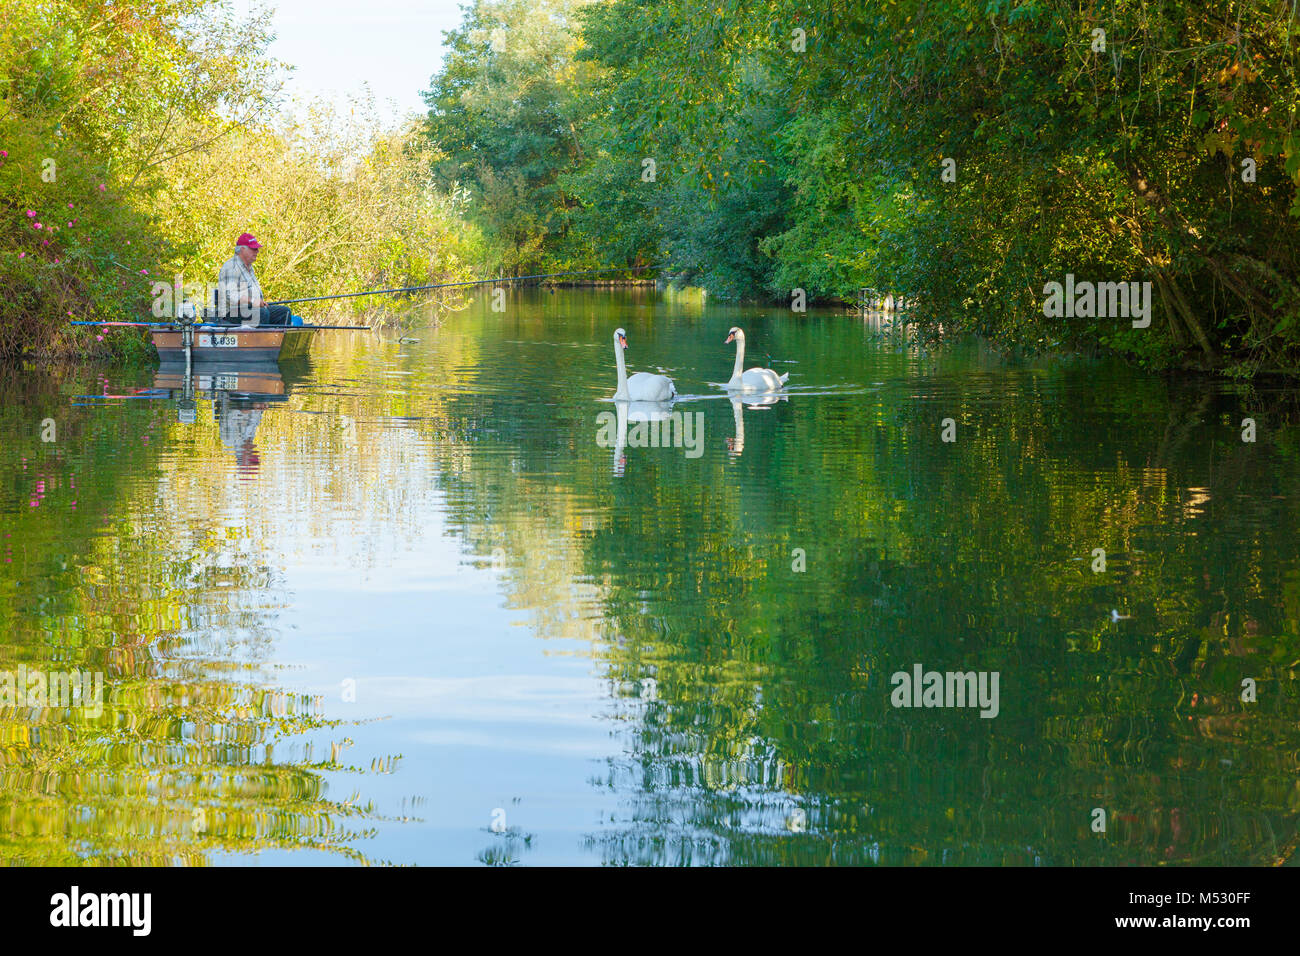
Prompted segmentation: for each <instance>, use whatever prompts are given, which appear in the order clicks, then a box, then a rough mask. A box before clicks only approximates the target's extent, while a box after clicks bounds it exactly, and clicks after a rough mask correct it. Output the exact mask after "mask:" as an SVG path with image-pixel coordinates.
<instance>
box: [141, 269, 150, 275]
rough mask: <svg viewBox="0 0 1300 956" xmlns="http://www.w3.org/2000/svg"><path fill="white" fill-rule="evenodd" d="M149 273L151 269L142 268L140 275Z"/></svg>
mask: <svg viewBox="0 0 1300 956" xmlns="http://www.w3.org/2000/svg"><path fill="white" fill-rule="evenodd" d="M148 274H149V270H148V269H141V270H140V275H142V276H147V275H148Z"/></svg>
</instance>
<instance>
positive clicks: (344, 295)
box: [268, 266, 656, 305]
mask: <svg viewBox="0 0 1300 956" xmlns="http://www.w3.org/2000/svg"><path fill="white" fill-rule="evenodd" d="M654 268H656V267H655V266H635V267H633V268H631V269H629V268H626V267H623V266H615V267H611V268H609V269H580V270H578V271H576V272H541V273H538V274H537V275H531V276H499V277H498V278H495V279H471V280H469V281H468V282H439V283H438V284H436V285H412V286H406V287H405V288H402V289H374V290H373V291H370V292H341V293H339V294H338V295H316V296H311V297H310V298H306V299H280V300H278V301H276V302H271V303H268V304H269V305H291V304H293V303H295V302H320V301H322V300H323V299H352V298H356V297H357V296H359V295H388V294H391V293H396V292H423V291H425V290H426V289H452V288H456V287H457V286H467V285H486V284H488V283H489V282H522V281H523V280H524V279H555V278H558V277H559V276H581V275H590V274H591V273H593V272H642V271H644V270H646V269H654Z"/></svg>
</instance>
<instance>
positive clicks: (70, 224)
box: [68, 203, 72, 229]
mask: <svg viewBox="0 0 1300 956" xmlns="http://www.w3.org/2000/svg"><path fill="white" fill-rule="evenodd" d="M69 205H71V203H69ZM68 228H69V229H71V228H72V223H68Z"/></svg>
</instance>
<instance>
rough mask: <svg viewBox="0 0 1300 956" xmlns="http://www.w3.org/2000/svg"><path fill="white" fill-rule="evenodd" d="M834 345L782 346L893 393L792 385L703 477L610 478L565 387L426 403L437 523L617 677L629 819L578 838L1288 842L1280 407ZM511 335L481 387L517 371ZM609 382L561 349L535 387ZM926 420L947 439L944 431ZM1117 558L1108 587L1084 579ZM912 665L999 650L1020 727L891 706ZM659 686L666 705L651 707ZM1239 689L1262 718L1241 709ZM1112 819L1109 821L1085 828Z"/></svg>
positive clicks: (718, 845)
mask: <svg viewBox="0 0 1300 956" xmlns="http://www.w3.org/2000/svg"><path fill="white" fill-rule="evenodd" d="M616 320H617V318H616V317H614V316H610V317H606V321H604V323H603V325H608V324H609V321H616ZM598 324H600V323H593V332H594V327H595V326H596V325H598ZM603 325H601V327H602V328H603ZM512 331H513V334H515V335H518V331H517V330H512ZM825 331H826V330H825V329H824V328H821V329H819V328H816V327H801V326H794V325H791V326H783V327H781V329H780V330H778V332H777V333H775V334H780V335H783V336H785V340H784V341H779V342H778V343H777V346H776V348H779V349H782V350H783V351H784V352H785V353H786V354H792V353H793V354H800V353H802V354H814V353H820V354H818V355H817V359H818V362H819V366H818V369H819V374H821V375H822V376H824V377H825V379H826V380H828V381H851V380H857V381H862V380H863V377H864V374H865V375H866V376H867V377H868V378H875V379H881V380H886V381H889V382H891V383H892V386H893V390H892V392H891V393H890V394H888V395H887V396H886V397H885V398H883V399H882V400H875V401H872V400H862V399H855V400H853V401H846V400H837V399H834V398H823V399H821V400H811V399H804V400H803V401H792V402H790V403H782V405H781V407H778V408H774V409H772V410H771V411H770V412H765V413H764V414H770V415H772V416H775V423H776V427H771V428H763V429H757V428H752V429H750V430H749V434H748V435H747V436H746V447H745V454H744V456H743V458H731V459H727V458H724V457H723V456H720V455H708V456H706V457H705V458H704V459H701V460H700V461H698V462H694V463H692V466H691V470H690V471H687V470H684V469H681V468H679V467H678V466H677V464H676V463H675V461H674V460H672V458H671V456H670V455H659V456H654V455H645V456H643V457H642V458H641V459H640V460H639V461H638V462H636V465H637V467H631V466H629V468H628V470H627V474H626V476H625V477H623V478H620V479H619V480H618V481H617V482H615V481H613V480H612V479H611V478H610V476H609V474H608V461H607V451H606V450H605V449H601V448H599V447H598V446H597V445H596V443H595V442H594V441H592V440H590V437H589V435H588V431H589V429H590V428H592V427H593V426H592V424H591V420H592V419H593V418H594V411H590V412H589V410H586V409H582V408H577V407H574V406H571V405H569V404H566V403H565V402H564V401H556V402H555V403H554V404H553V405H552V406H551V407H549V408H548V409H547V410H546V417H545V421H543V420H542V418H541V416H540V415H538V416H534V415H530V414H529V413H528V412H527V411H524V412H521V411H520V407H519V404H518V402H517V401H512V400H511V398H510V397H509V396H502V397H501V398H499V399H498V398H496V397H494V396H493V395H492V394H491V390H490V387H488V388H485V389H484V390H483V391H477V390H474V389H470V390H468V392H469V393H470V394H466V395H463V396H457V395H452V396H450V397H446V398H445V400H444V401H443V404H442V405H441V406H440V409H439V413H438V414H439V415H441V416H443V419H442V420H443V421H444V423H445V425H444V427H445V429H446V433H445V434H446V435H449V436H453V437H451V438H449V439H447V440H445V441H443V442H441V443H439V444H437V445H436V446H435V451H436V454H437V455H438V456H439V465H440V471H439V477H438V481H439V483H440V486H441V487H442V489H443V490H444V492H445V493H446V496H447V501H448V507H449V509H450V512H451V526H452V528H453V529H454V530H455V532H456V533H457V534H460V535H462V536H463V537H464V538H465V540H466V547H467V549H468V550H469V551H470V552H472V553H474V554H477V555H482V556H486V555H488V554H490V553H491V552H492V550H493V549H495V548H500V549H503V551H504V552H505V553H506V554H507V555H508V556H509V557H508V561H507V565H508V569H507V571H506V573H505V575H504V586H505V588H506V591H507V594H508V596H509V600H510V601H511V603H512V604H514V605H515V606H519V607H522V608H527V609H529V610H530V612H531V617H532V623H533V626H534V627H535V628H536V629H537V631H538V632H539V633H540V634H542V635H544V636H565V637H579V638H586V639H589V640H590V641H592V647H593V652H594V653H595V654H596V655H597V656H598V657H599V659H600V660H601V661H602V666H604V667H605V668H606V670H607V673H608V676H609V679H610V682H611V705H610V712H609V717H610V718H611V720H614V721H616V722H617V726H618V727H619V728H620V731H619V733H620V736H621V738H622V740H623V743H624V747H625V750H626V754H625V755H624V756H621V757H619V758H616V759H614V760H612V761H611V762H610V764H609V766H608V767H607V768H606V770H605V772H604V773H602V774H600V775H598V776H597V777H596V778H594V779H593V781H592V782H593V785H595V786H599V787H605V788H608V789H610V790H611V791H612V792H614V793H615V794H617V795H618V796H619V798H620V799H621V801H622V805H623V810H622V812H620V814H619V817H620V819H621V820H623V821H630V822H625V823H624V824H621V825H620V826H618V827H616V828H614V829H612V830H610V831H605V832H601V833H599V834H594V835H593V836H592V837H591V839H590V843H589V845H590V848H591V851H592V852H593V853H596V854H598V855H599V856H600V858H601V859H602V860H603V861H604V862H607V863H623V862H634V863H681V862H693V863H720V862H726V863H789V862H837V863H905V862H906V863H949V864H956V863H1002V864H1029V865H1033V864H1035V863H1046V864H1087V863H1163V862H1175V863H1263V862H1272V861H1274V860H1276V859H1279V858H1281V857H1283V856H1286V855H1288V854H1290V853H1292V852H1293V848H1294V846H1295V841H1296V833H1297V828H1296V810H1297V804H1300V790H1297V787H1296V784H1295V776H1296V766H1295V758H1294V754H1295V753H1296V752H1297V749H1298V748H1297V743H1300V741H1298V740H1297V738H1298V737H1300V731H1297V729H1296V728H1297V718H1298V717H1300V705H1298V704H1297V696H1296V694H1295V683H1294V677H1293V676H1292V670H1291V669H1292V668H1293V667H1294V666H1295V664H1296V663H1300V646H1298V644H1300V639H1298V638H1297V634H1298V633H1300V585H1298V584H1297V582H1298V581H1300V574H1298V573H1297V572H1298V571H1300V568H1297V564H1296V558H1295V555H1294V546H1293V542H1294V540H1295V535H1296V530H1297V529H1296V515H1295V512H1294V504H1295V502H1294V496H1293V493H1292V491H1293V489H1294V488H1295V486H1296V482H1295V477H1296V470H1297V454H1296V451H1297V442H1296V437H1297V434H1298V433H1297V429H1296V427H1295V421H1296V409H1295V407H1294V403H1293V401H1292V400H1291V399H1290V398H1288V397H1286V396H1283V395H1279V394H1275V395H1269V394H1267V393H1263V392H1252V393H1240V392H1234V391H1232V390H1225V389H1222V388H1220V387H1217V386H1212V385H1208V384H1192V385H1188V386H1184V387H1173V386H1169V385H1167V384H1165V383H1164V382H1163V381H1162V380H1160V379H1157V378H1148V377H1144V376H1141V375H1139V374H1134V373H1131V372H1128V371H1126V370H1122V369H1113V368H1108V367H1107V366H1099V365H1093V364H1080V365H1077V366H1069V365H1067V366H1065V367H1064V368H1056V369H1053V370H1047V369H1045V368H1036V367H1032V366H1026V367H1024V368H1021V369H1019V370H1017V371H1013V372H1011V373H1009V374H1008V373H1004V372H1003V371H1001V370H999V369H998V367H997V366H996V364H995V363H994V362H993V361H992V360H991V359H990V358H989V357H988V356H980V357H979V358H978V359H977V360H976V361H974V362H972V361H971V359H970V357H969V356H963V355H960V354H957V353H941V354H940V355H938V356H931V357H928V358H918V355H917V353H916V352H915V351H905V352H903V353H901V354H899V355H886V356H877V357H875V358H872V359H870V360H868V361H869V363H874V364H873V365H872V368H871V369H870V370H869V371H867V372H866V373H864V371H863V368H862V364H863V358H862V356H861V354H854V353H853V351H852V349H850V348H845V347H844V346H845V343H844V342H842V341H837V343H836V344H834V345H831V344H828V343H826V342H818V341H817V339H818V337H819V336H824V334H825ZM494 334H495V333H485V334H484V341H482V342H480V343H479V345H478V349H477V352H476V354H475V356H474V361H473V364H472V370H467V371H466V373H465V374H466V377H467V378H473V377H476V376H477V377H479V378H481V380H482V381H483V382H484V383H492V382H494V381H498V380H514V379H517V378H518V377H519V375H520V374H521V373H520V370H519V368H518V366H517V363H516V364H511V361H512V359H515V358H517V356H515V355H513V354H512V353H511V351H510V350H509V349H494V348H492V347H490V346H491V345H492V343H493V336H494ZM849 334H852V333H849ZM503 337H504V333H503ZM593 337H594V336H593ZM671 345H672V343H671V342H670V343H668V346H669V347H671ZM664 347H665V346H664V345H663V344H661V345H660V348H661V350H662V349H663V348H664ZM683 348H684V346H683ZM835 349H838V354H832V352H833V350H835ZM775 350H776V349H774V351H775ZM677 358H679V357H677V356H674V355H672V354H671V353H670V354H666V355H662V356H661V357H660V361H662V362H663V363H664V364H665V365H669V366H671V365H672V364H673V362H674V360H675V359H677ZM691 360H692V359H691V358H688V357H685V356H683V357H680V361H681V362H682V363H683V364H686V363H688V362H690V361H691ZM458 367H460V368H465V369H469V368H470V365H469V363H466V364H464V365H460V366H458ZM602 369H603V365H602V364H601V360H600V359H599V357H597V356H595V355H592V354H589V353H585V352H581V351H577V350H575V351H572V352H560V351H557V352H556V353H555V354H554V355H548V359H547V363H546V365H545V374H546V376H548V377H553V378H561V379H563V378H577V379H581V380H584V381H585V380H598V379H599V376H600V374H601V371H602ZM918 373H919V374H918ZM539 374H540V373H539ZM528 384H529V383H528V382H527V381H525V382H523V383H521V387H527V386H528ZM539 387H542V388H543V389H544V385H542V386H539ZM596 397H597V396H596V395H595V394H594V393H593V396H592V403H593V405H592V407H593V408H595V409H596V410H599V408H600V407H601V406H596V405H595V404H594V402H595V399H596ZM1245 415H1252V416H1254V417H1255V418H1256V420H1257V422H1258V426H1259V433H1260V436H1261V438H1260V441H1259V442H1258V443H1256V444H1254V445H1244V444H1243V443H1242V442H1241V441H1240V420H1241V418H1242V417H1243V416H1245ZM942 417H953V418H954V419H955V420H956V421H957V423H958V427H959V431H960V436H961V437H960V438H959V440H958V442H957V443H956V444H953V445H945V444H941V443H940V442H939V441H938V432H939V420H940V418H942ZM714 424H717V425H718V427H719V428H723V426H726V425H730V424H731V422H730V416H729V415H724V417H723V418H720V419H717V420H716V422H715V421H713V420H711V424H710V427H711V428H712V427H713V425H714ZM724 431H725V429H724ZM593 434H594V433H593ZM458 436H464V437H463V438H460V437H458ZM1098 547H1103V548H1105V549H1106V551H1107V553H1108V571H1107V573H1106V574H1105V575H1094V574H1092V573H1091V570H1090V567H1089V562H1090V561H1091V559H1092V551H1093V549H1094V548H1098ZM795 548H803V549H805V550H806V552H807V555H808V561H809V570H808V572H807V573H805V574H802V575H799V574H795V573H793V572H792V571H791V570H790V565H791V554H792V552H793V550H794V549H795ZM1112 609H1117V610H1119V611H1121V612H1123V613H1124V614H1129V615H1131V617H1132V619H1131V620H1127V621H1120V622H1115V621H1112V620H1111V618H1110V611H1111V610H1112ZM915 662H921V663H923V664H925V665H926V666H927V667H934V668H938V669H963V670H966V669H977V670H997V671H999V672H1000V673H1001V674H1002V675H1003V677H1002V697H1003V700H1002V714H1001V716H1000V717H999V718H998V719H996V720H993V721H985V720H980V719H979V718H978V717H977V716H976V715H975V714H974V713H973V712H951V711H906V710H894V709H893V708H892V707H890V706H889V703H888V691H889V685H888V676H889V674H890V673H892V672H893V671H895V670H898V669H904V668H908V667H910V666H911V665H912V664H913V663H915ZM647 677H648V678H652V679H653V680H654V681H655V684H656V689H655V693H656V699H654V700H642V699H641V697H640V696H639V695H640V688H641V687H642V683H641V682H642V681H643V680H644V679H645V678H647ZM1243 677H1254V678H1255V679H1256V680H1257V681H1258V683H1259V686H1260V688H1261V696H1260V702H1259V703H1258V704H1256V705H1243V704H1242V703H1241V702H1240V700H1239V695H1240V681H1241V679H1242V678H1243ZM1098 806H1100V807H1104V808H1105V809H1106V810H1107V812H1108V816H1109V820H1108V832H1107V835H1106V836H1105V837H1099V836H1097V835H1096V834H1093V833H1092V832H1090V830H1089V823H1090V822H1091V816H1090V813H1091V810H1092V809H1093V808H1094V807H1098ZM796 810H802V811H803V812H804V815H805V817H804V819H805V820H806V824H805V825H804V826H803V827H794V826H793V825H792V823H791V817H792V814H793V813H794V811H796Z"/></svg>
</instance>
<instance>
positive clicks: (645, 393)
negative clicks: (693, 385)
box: [614, 329, 677, 402]
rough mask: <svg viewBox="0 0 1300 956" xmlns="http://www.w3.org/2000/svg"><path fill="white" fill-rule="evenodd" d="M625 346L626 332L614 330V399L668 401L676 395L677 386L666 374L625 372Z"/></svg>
mask: <svg viewBox="0 0 1300 956" xmlns="http://www.w3.org/2000/svg"><path fill="white" fill-rule="evenodd" d="M625 348H627V333H626V332H624V331H623V330H622V329H615V330H614V358H615V360H616V361H617V362H618V391H616V392H615V393H614V400H615V401H630V402H669V401H672V400H673V399H674V398H676V397H677V388H676V387H675V386H674V385H673V380H672V379H671V378H669V377H668V376H667V375H652V374H651V373H650V372H637V373H636V374H635V375H628V374H627V366H625V365H624V364H623V350H624V349H625Z"/></svg>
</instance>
